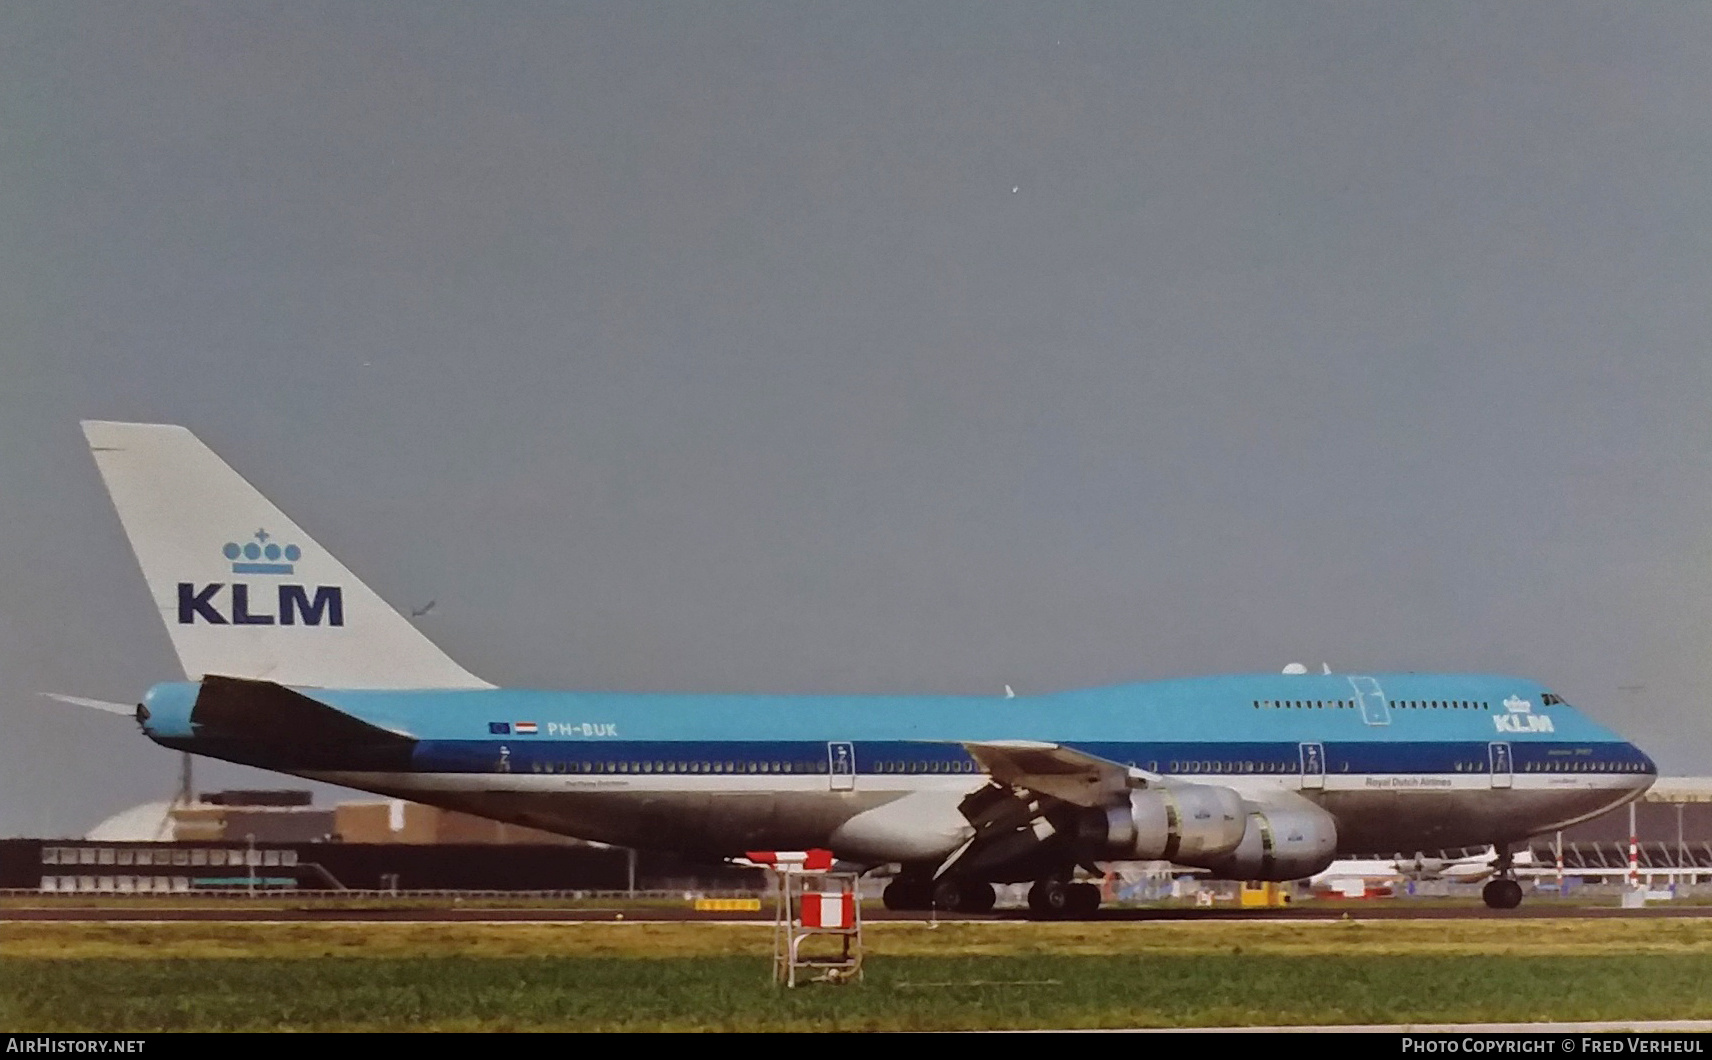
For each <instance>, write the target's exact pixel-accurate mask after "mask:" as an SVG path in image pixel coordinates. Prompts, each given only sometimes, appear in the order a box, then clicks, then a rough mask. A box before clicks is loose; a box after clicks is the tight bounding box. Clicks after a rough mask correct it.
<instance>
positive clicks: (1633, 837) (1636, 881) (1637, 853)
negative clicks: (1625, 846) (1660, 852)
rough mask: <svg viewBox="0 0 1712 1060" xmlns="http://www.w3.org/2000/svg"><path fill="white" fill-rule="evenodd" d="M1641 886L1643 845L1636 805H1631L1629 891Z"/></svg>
mask: <svg viewBox="0 0 1712 1060" xmlns="http://www.w3.org/2000/svg"><path fill="white" fill-rule="evenodd" d="M1640 885H1641V844H1640V839H1639V837H1638V835H1637V832H1636V828H1635V804H1634V803H1633V802H1631V803H1629V889H1630V890H1635V889H1638V888H1639V887H1640Z"/></svg>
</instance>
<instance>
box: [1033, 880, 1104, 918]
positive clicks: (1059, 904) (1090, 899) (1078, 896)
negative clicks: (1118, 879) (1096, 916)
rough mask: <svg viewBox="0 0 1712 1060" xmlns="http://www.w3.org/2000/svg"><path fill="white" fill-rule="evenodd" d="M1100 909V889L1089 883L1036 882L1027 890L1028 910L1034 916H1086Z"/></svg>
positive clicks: (1065, 881)
mask: <svg viewBox="0 0 1712 1060" xmlns="http://www.w3.org/2000/svg"><path fill="white" fill-rule="evenodd" d="M1098 908H1100V889H1099V888H1098V887H1096V886H1094V885H1093V884H1091V883H1071V882H1070V881H1068V880H1036V881H1035V884H1034V886H1033V887H1030V888H1029V889H1028V909H1029V912H1031V913H1033V914H1034V915H1035V916H1043V917H1046V916H1050V917H1061V916H1088V915H1090V914H1092V913H1093V912H1094V910H1096V909H1098Z"/></svg>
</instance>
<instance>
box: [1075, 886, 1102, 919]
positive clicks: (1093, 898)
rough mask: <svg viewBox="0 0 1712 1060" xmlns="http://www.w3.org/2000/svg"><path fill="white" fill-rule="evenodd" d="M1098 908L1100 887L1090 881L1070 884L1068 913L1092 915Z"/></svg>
mask: <svg viewBox="0 0 1712 1060" xmlns="http://www.w3.org/2000/svg"><path fill="white" fill-rule="evenodd" d="M1099 908H1100V889H1099V888H1098V887H1096V886H1094V885H1093V884H1091V883H1072V884H1071V885H1070V913H1071V915H1072V916H1093V915H1094V911H1095V910H1097V909H1099Z"/></svg>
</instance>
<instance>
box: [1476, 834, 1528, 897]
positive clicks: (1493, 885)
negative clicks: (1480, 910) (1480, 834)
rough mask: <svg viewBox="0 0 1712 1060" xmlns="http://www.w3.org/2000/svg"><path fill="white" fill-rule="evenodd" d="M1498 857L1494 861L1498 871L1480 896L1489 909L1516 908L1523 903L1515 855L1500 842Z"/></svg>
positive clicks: (1493, 865)
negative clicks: (1517, 879) (1517, 878)
mask: <svg viewBox="0 0 1712 1060" xmlns="http://www.w3.org/2000/svg"><path fill="white" fill-rule="evenodd" d="M1498 850H1499V854H1498V859H1497V860H1496V861H1494V862H1493V863H1492V867H1493V869H1494V870H1495V871H1496V872H1497V873H1498V876H1497V878H1496V879H1494V880H1491V881H1489V882H1488V883H1487V884H1486V886H1485V887H1482V888H1481V889H1480V898H1481V900H1482V901H1484V902H1485V903H1486V907H1487V908H1488V909H1514V908H1516V907H1517V906H1519V905H1521V904H1522V885H1521V884H1520V883H1517V882H1516V867H1515V866H1516V861H1515V855H1513V854H1511V853H1510V848H1509V847H1508V846H1507V845H1505V844H1502V843H1500V844H1498Z"/></svg>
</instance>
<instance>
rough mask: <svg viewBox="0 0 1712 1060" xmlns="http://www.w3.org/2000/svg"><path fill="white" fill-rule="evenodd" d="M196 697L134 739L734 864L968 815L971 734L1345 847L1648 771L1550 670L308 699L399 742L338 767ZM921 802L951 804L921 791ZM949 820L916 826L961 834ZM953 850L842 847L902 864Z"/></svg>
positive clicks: (1613, 793)
mask: <svg viewBox="0 0 1712 1060" xmlns="http://www.w3.org/2000/svg"><path fill="white" fill-rule="evenodd" d="M200 689H201V685H200V684H166V685H159V686H156V687H155V688H154V689H152V690H151V691H150V692H149V694H148V697H147V699H146V700H145V706H146V708H147V715H148V718H147V721H146V722H145V724H144V728H145V731H146V732H147V733H148V734H149V735H150V736H151V737H152V738H154V739H155V740H157V741H159V742H161V743H163V744H166V745H168V746H172V747H176V748H181V749H185V750H190V751H195V752H198V753H203V754H211V755H214V756H215V757H220V758H227V759H230V760H233V761H242V762H246V763H248V764H252V765H258V766H262V767H265V768H270V769H276V770H280V771H284V772H290V773H297V774H301V775H306V776H313V777H318V778H322V779H327V780H331V781H336V782H339V783H344V784H348V785H351V786H354V787H359V788H364V789H366V790H371V791H376V792H380V793H384V794H388V795H393V796H398V797H404V798H411V799H416V800H418V801H423V802H429V803H436V804H439V805H443V806H447V807H449V808H454V809H463V810H468V811H471V812H476V813H480V814H484V815H486V816H490V817H497V818H500V819H505V820H512V821H516V822H518V823H523V824H528V825H532V826H535V827H540V828H545V829H549V830H552V831H557V832H561V833H564V834H570V835H577V836H581V837H583V838H588V839H595V840H600V841H605V842H617V843H624V844H627V845H639V846H674V847H681V848H690V849H695V850H699V851H702V852H705V853H709V854H722V855H728V854H734V853H740V852H741V851H742V850H744V849H750V848H755V847H756V846H766V847H778V848H786V847H799V846H807V845H831V846H834V847H836V846H837V845H838V837H839V831H840V828H841V826H843V824H844V823H845V822H847V821H849V820H850V819H851V818H852V817H854V816H856V815H859V814H863V813H866V812H869V811H872V810H874V809H875V808H876V807H878V806H882V805H884V804H886V803H888V802H892V801H896V800H898V799H901V798H904V797H906V796H910V795H912V794H914V795H919V794H921V793H925V792H939V793H943V795H944V799H943V800H941V801H946V800H950V801H948V802H947V803H946V804H947V805H951V806H952V807H955V805H956V801H955V800H957V799H961V798H962V797H963V796H965V795H967V794H968V793H970V792H972V791H974V790H976V789H978V788H980V787H982V786H983V785H985V784H986V783H987V778H986V777H985V776H983V775H981V773H980V769H979V767H978V766H977V764H976V761H975V759H974V758H973V757H972V756H971V755H970V753H969V752H968V751H967V750H966V749H965V746H964V745H965V744H966V743H973V742H984V741H1038V742H1043V743H1051V744H1057V745H1061V746H1064V747H1067V748H1071V749H1074V750H1075V751H1079V752H1082V753H1084V754H1087V755H1092V756H1096V757H1098V758H1101V759H1107V760H1110V761H1112V762H1116V763H1119V764H1122V765H1124V766H1128V767H1133V768H1135V769H1137V770H1140V771H1145V772H1146V773H1149V774H1161V775H1164V776H1166V777H1168V778H1175V779H1181V780H1184V781H1193V782H1196V783H1203V784H1219V785H1223V786H1227V787H1231V788H1235V789H1236V790H1237V791H1239V792H1241V793H1242V794H1243V795H1244V796H1245V798H1251V799H1254V800H1257V801H1260V802H1265V801H1267V800H1268V799H1272V798H1280V797H1291V798H1294V797H1301V798H1305V799H1307V800H1309V801H1311V802H1313V803H1315V804H1317V805H1319V806H1320V807H1322V808H1323V809H1325V810H1326V811H1327V812H1329V813H1331V814H1332V815H1333V816H1334V817H1335V818H1336V819H1337V825H1338V848H1339V850H1340V851H1344V852H1351V853H1354V852H1361V853H1370V852H1390V851H1415V850H1430V849H1444V848H1450V847H1458V846H1474V845H1483V844H1488V843H1500V842H1507V841H1513V840H1517V839H1521V838H1524V837H1526V836H1528V835H1532V834H1537V833H1540V832H1543V831H1548V830H1550V829H1553V828H1560V827H1563V826H1564V825H1566V824H1568V823H1571V822H1574V821H1576V820H1582V819H1586V818H1587V817H1591V816H1594V815H1596V814H1598V813H1602V812H1604V811H1606V810H1609V809H1610V808H1612V807H1614V806H1617V805H1620V804H1622V803H1623V802H1626V801H1628V800H1629V799H1631V798H1634V797H1635V796H1636V795H1638V794H1639V793H1640V792H1642V791H1644V790H1645V789H1646V788H1647V786H1649V785H1650V784H1651V783H1652V781H1653V779H1654V778H1655V776H1656V769H1655V767H1654V765H1653V763H1652V761H1651V760H1650V759H1649V758H1648V757H1647V756H1646V755H1645V754H1643V753H1642V752H1641V751H1640V750H1638V749H1637V748H1635V747H1634V746H1633V745H1632V744H1630V743H1628V742H1627V741H1625V740H1624V739H1622V738H1621V737H1620V736H1618V735H1616V734H1615V733H1613V732H1611V731H1610V730H1608V729H1606V728H1604V727H1602V726H1600V725H1597V724H1595V723H1594V722H1592V721H1591V720H1589V719H1588V718H1586V717H1585V716H1583V715H1582V714H1581V713H1579V712H1578V711H1576V710H1575V709H1573V708H1572V707H1570V706H1569V705H1568V704H1566V703H1564V702H1563V701H1562V700H1560V699H1558V698H1557V697H1556V696H1554V695H1552V694H1551V693H1550V692H1548V691H1547V690H1546V689H1545V688H1544V687H1542V686H1541V685H1540V684H1538V683H1537V682H1533V681H1529V680H1526V679H1522V678H1513V677H1503V676H1492V675H1477V674H1377V675H1360V676H1352V675H1341V674H1340V675H1324V676H1321V675H1277V674H1261V675H1235V676H1220V677H1206V678H1189V679H1180V680H1169V681H1156V682H1147V683H1142V684H1132V685H1123V686H1116V687H1110V688H1099V689H1089V690H1082V691H1072V692H1060V693H1052V694H1045V695H1033V696H1018V697H1014V698H1013V697H997V696H892V695H725V694H721V695H711V694H671V693H604V692H530V691H509V690H492V691H432V690H430V691H342V690H330V689H298V690H296V691H298V692H299V693H301V694H302V695H303V696H305V697H308V698H309V699H311V700H314V701H315V702H317V703H320V704H325V705H326V706H328V707H331V708H334V710H336V711H337V712H339V713H341V714H344V715H348V716H349V717H351V718H354V719H357V720H358V721H360V722H362V723H365V724H366V725H368V726H371V727H373V729H374V730H376V731H377V732H381V733H385V734H390V735H389V736H388V740H389V741H391V742H389V743H388V747H389V748H390V750H389V751H388V752H387V753H386V754H384V755H379V754H378V752H376V753H372V754H367V755H366V756H365V755H364V754H359V753H355V752H353V753H352V754H351V755H350V756H349V760H341V757H340V748H339V746H337V745H334V746H322V745H317V746H316V747H314V748H311V749H308V750H304V749H302V748H282V747H280V746H279V745H278V744H277V743H274V742H269V741H262V740H255V741H250V740H245V739H233V738H231V736H230V734H229V732H228V733H227V734H225V735H223V736H221V737H219V738H212V737H210V736H209V735H208V733H207V732H205V731H204V726H202V725H200V724H198V723H197V722H196V720H195V719H194V718H193V716H192V715H193V711H194V710H195V709H196V703H197V698H198V694H199V690H200ZM326 742H327V741H322V743H323V744H325V743H326ZM359 742H360V741H359ZM335 744H336V741H335ZM922 814H923V816H924V818H925V817H935V815H938V816H941V817H943V816H945V814H944V810H943V808H942V807H937V806H936V805H928V804H927V803H923V810H922ZM955 823H956V822H955V820H951V821H950V822H949V823H948V822H947V820H933V821H927V820H924V822H923V828H924V830H925V831H926V832H929V833H933V834H934V835H940V834H941V833H943V834H945V835H949V834H951V833H953V832H955V830H956V829H955V828H954V827H953V825H955ZM899 827H904V826H899ZM945 841H949V840H945ZM942 842H943V841H942V840H940V839H935V840H932V841H931V842H930V841H925V840H924V841H923V842H922V843H920V844H917V845H913V846H912V845H911V841H909V840H906V839H900V840H899V843H898V844H897V849H896V850H891V851H888V850H887V849H871V850H865V851H853V853H859V854H864V855H866V856H868V857H871V858H872V857H879V856H882V855H885V854H887V853H888V852H890V853H897V854H900V856H898V857H896V858H893V860H908V859H909V855H910V854H911V853H912V852H916V853H917V854H918V856H925V857H931V856H933V853H932V852H933V850H936V849H937V846H935V844H936V843H940V844H942ZM869 845H870V846H872V845H873V844H871V843H870V844H869ZM881 845H882V846H883V845H884V844H883V843H882V844H881ZM922 851H925V853H920V852H922Z"/></svg>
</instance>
